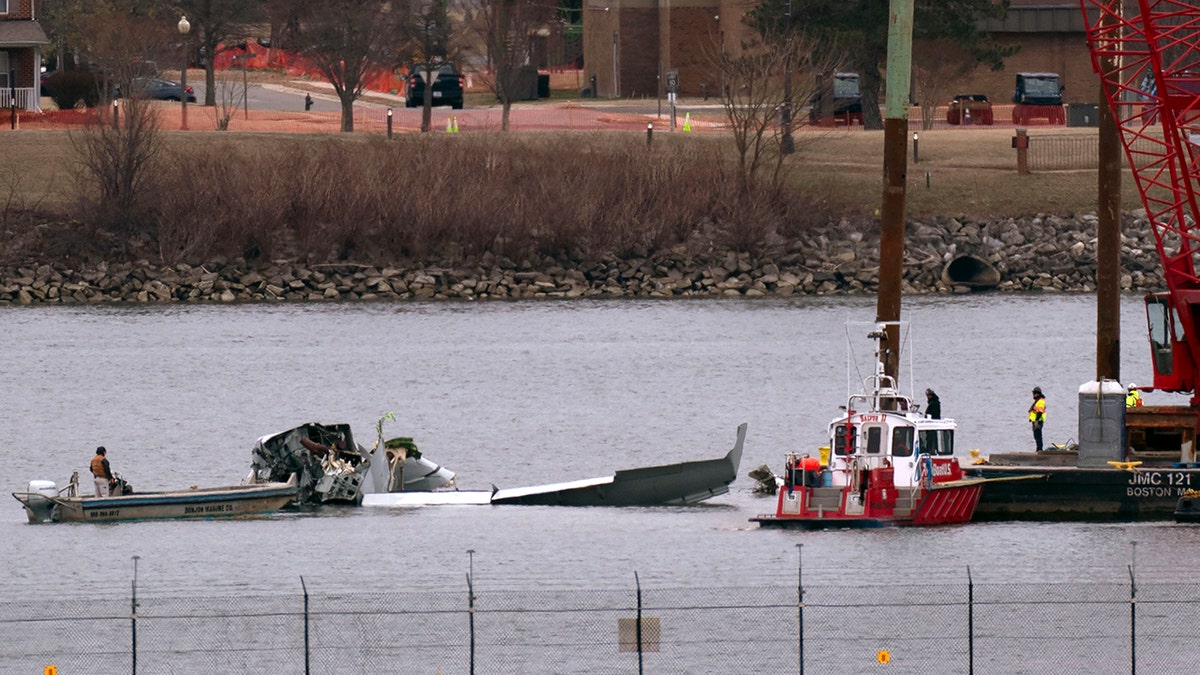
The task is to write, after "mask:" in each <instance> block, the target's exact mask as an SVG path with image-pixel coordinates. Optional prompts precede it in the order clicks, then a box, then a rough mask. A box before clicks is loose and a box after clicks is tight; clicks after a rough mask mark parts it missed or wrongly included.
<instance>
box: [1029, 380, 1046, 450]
mask: <svg viewBox="0 0 1200 675" xmlns="http://www.w3.org/2000/svg"><path fill="white" fill-rule="evenodd" d="M1029 423H1030V424H1031V425H1032V426H1033V442H1034V444H1035V445H1037V452H1041V451H1042V427H1044V426H1046V397H1045V396H1043V395H1042V388H1041V387H1034V388H1033V405H1031V406H1029Z"/></svg>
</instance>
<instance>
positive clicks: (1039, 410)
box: [1029, 398, 1046, 422]
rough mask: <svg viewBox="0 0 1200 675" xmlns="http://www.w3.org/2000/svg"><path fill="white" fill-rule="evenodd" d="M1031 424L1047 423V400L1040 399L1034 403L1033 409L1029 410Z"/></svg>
mask: <svg viewBox="0 0 1200 675" xmlns="http://www.w3.org/2000/svg"><path fill="white" fill-rule="evenodd" d="M1029 421H1030V422H1045V421H1046V399H1044V398H1039V399H1038V400H1036V401H1034V402H1033V407H1032V408H1030V409H1029Z"/></svg>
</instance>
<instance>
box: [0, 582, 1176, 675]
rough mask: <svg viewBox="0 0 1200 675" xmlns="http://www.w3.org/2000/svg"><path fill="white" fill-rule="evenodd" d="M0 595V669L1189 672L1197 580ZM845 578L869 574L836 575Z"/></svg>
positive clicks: (11, 670) (476, 587) (84, 670)
mask: <svg viewBox="0 0 1200 675" xmlns="http://www.w3.org/2000/svg"><path fill="white" fill-rule="evenodd" d="M913 575H914V573H913V572H912V571H909V570H883V571H878V572H877V573H874V574H872V575H870V576H866V577H863V576H862V575H860V574H859V573H858V571H855V572H854V573H852V574H848V576H847V582H846V583H844V584H837V585H825V584H821V585H815V586H814V585H805V586H804V591H803V593H801V592H800V591H799V586H798V585H797V586H778V585H772V586H757V587H742V588H663V589H659V588H647V587H645V586H642V587H640V588H639V587H638V586H637V585H636V584H631V587H630V588H628V589H619V590H613V589H605V590H580V589H569V590H546V589H542V590H522V591H516V590H495V591H491V590H487V589H484V588H480V587H479V584H478V583H476V584H475V585H474V588H473V590H469V588H468V586H467V584H464V585H463V588H459V589H443V590H440V591H433V590H431V591H421V592H405V593H370V594H363V593H347V594H340V593H309V592H307V591H305V590H304V589H303V587H301V586H300V585H299V584H298V585H297V589H296V592H295V593H294V594H290V595H288V594H283V593H279V594H272V595H258V596H251V595H240V596H236V597H188V598H178V597H166V598H161V597H153V596H151V597H140V596H139V597H138V598H137V601H136V603H137V611H136V613H135V614H131V612H130V609H131V607H132V605H133V601H132V599H131V598H130V597H126V598H123V599H121V598H105V599H86V600H84V599H69V598H57V599H55V600H54V601H52V602H42V603H36V602H7V603H2V604H0V639H2V642H3V644H4V649H3V650H0V672H12V673H18V672H21V673H32V672H38V670H39V669H41V668H43V667H44V666H46V665H51V664H52V665H54V666H55V667H56V668H57V670H58V672H60V673H64V674H66V673H79V672H87V673H129V672H134V673H136V672H144V673H215V672H272V673H310V672H315V673H376V672H405V673H476V672H478V673H641V672H648V673H654V672H658V673H715V672H720V673H751V672H798V673H804V672H806V671H807V672H809V673H859V672H877V671H878V670H879V669H880V668H881V664H889V665H888V666H887V667H888V670H890V671H892V672H904V673H975V672H979V673H1018V672H1025V673H1065V672H1089V673H1133V672H1136V671H1138V670H1141V671H1143V672H1186V671H1188V670H1190V669H1191V668H1192V667H1193V665H1194V661H1195V657H1194V651H1193V650H1194V648H1195V647H1194V645H1195V644H1197V640H1198V639H1200V626H1198V625H1197V623H1196V622H1193V621H1190V619H1191V618H1192V611H1193V607H1194V606H1195V603H1196V602H1198V601H1200V586H1196V585H1194V584H1184V583H1173V582H1152V583H1142V582H1138V583H1136V584H1135V583H1134V579H1133V577H1132V575H1130V580H1129V582H1128V583H1116V584H1111V583H1109V584H1100V583H1060V584H1047V583H1012V584H996V583H988V584H973V583H971V581H970V578H969V574H968V575H964V577H965V578H964V579H962V581H961V582H955V583H930V582H928V581H925V582H908V581H905V580H904V579H905V578H906V577H911V576H913ZM851 577H858V578H859V579H864V580H866V581H863V582H859V581H854V582H851V581H850V578H851Z"/></svg>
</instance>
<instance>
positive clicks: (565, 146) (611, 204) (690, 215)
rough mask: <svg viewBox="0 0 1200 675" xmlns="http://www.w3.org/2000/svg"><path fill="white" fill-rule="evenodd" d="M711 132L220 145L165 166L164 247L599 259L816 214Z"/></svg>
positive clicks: (783, 228) (715, 242)
mask: <svg viewBox="0 0 1200 675" xmlns="http://www.w3.org/2000/svg"><path fill="white" fill-rule="evenodd" d="M730 164H731V158H730V157H728V156H727V155H726V154H725V151H724V150H723V146H722V145H720V144H718V143H714V142H705V141H700V142H694V141H688V140H686V139H676V140H674V141H671V140H667V141H664V142H662V143H661V144H658V145H656V146H655V148H654V149H653V150H652V151H648V150H647V149H646V147H645V144H644V142H643V141H642V140H641V139H640V138H639V137H636V136H624V135H621V136H618V135H604V134H596V135H593V136H588V137H582V138H581V137H580V136H569V137H567V136H563V137H551V138H547V137H546V136H544V135H537V136H526V135H521V134H505V135H479V136H471V137H468V136H443V135H429V134H411V135H406V136H403V137H398V138H396V139H395V140H394V141H392V142H384V141H382V140H381V139H374V140H372V139H356V138H347V137H339V138H330V139H325V140H322V141H319V142H315V143H314V142H312V141H311V140H306V141H304V142H298V141H294V140H291V139H277V140H276V141H275V142H273V143H270V144H264V143H262V142H256V143H255V144H253V145H252V146H250V147H247V146H246V145H245V144H234V143H229V144H216V145H213V146H209V147H206V148H203V149H198V150H197V149H193V150H190V151H189V153H188V155H187V157H186V158H184V157H183V156H173V157H172V158H171V161H169V162H166V163H165V164H164V167H163V170H162V172H161V175H162V179H163V186H162V190H161V192H162V194H163V195H164V196H169V197H168V198H169V200H170V202H169V204H165V203H164V205H163V207H162V210H161V211H160V213H159V214H158V218H157V222H158V226H157V233H158V244H159V248H160V252H161V255H162V257H163V259H164V260H168V261H171V262H174V261H189V262H198V261H203V260H205V259H208V258H209V257H211V256H213V255H217V254H220V255H228V256H250V257H253V256H255V255H261V256H264V257H277V256H297V257H303V258H306V259H308V260H310V261H320V262H327V261H355V262H386V261H389V260H398V259H426V260H433V259H437V260H455V261H460V260H470V259H478V258H479V257H480V256H483V255H485V254H491V255H495V256H503V257H506V258H509V259H512V260H533V259H537V258H538V257H542V256H551V257H558V258H570V259H575V260H579V261H583V260H597V259H600V258H603V257H605V256H609V255H617V256H626V255H646V254H647V253H648V252H652V251H663V250H668V249H672V248H675V247H679V246H684V247H686V248H687V249H688V250H689V251H695V250H699V249H703V248H706V247H712V246H731V245H734V246H738V247H740V248H743V249H744V250H752V251H755V250H759V249H761V248H763V247H767V246H770V245H772V243H774V242H777V241H778V240H779V238H780V237H782V236H784V235H785V234H787V233H788V231H789V228H794V227H797V225H796V223H804V222H807V221H806V220H805V217H806V214H807V217H810V218H816V217H817V214H818V213H819V212H820V211H819V209H814V207H813V204H812V202H811V201H809V200H806V199H804V198H803V197H801V196H799V195H796V194H795V193H794V192H792V191H788V190H783V189H780V190H775V191H768V190H762V191H760V192H759V193H757V194H756V195H754V196H753V197H751V196H748V195H744V194H741V193H740V192H739V191H738V189H737V187H736V185H735V184H734V183H735V180H734V176H735V175H736V171H734V170H731V169H728V168H727V167H729V166H730Z"/></svg>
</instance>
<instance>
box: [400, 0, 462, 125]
mask: <svg viewBox="0 0 1200 675" xmlns="http://www.w3.org/2000/svg"><path fill="white" fill-rule="evenodd" d="M462 24H463V21H462V20H460V17H458V16H456V15H454V14H451V12H450V11H449V10H448V7H447V4H446V0H412V2H411V4H410V5H409V12H408V18H407V21H405V24H404V44H403V45H402V47H401V50H400V54H401V56H402V57H403V58H404V59H407V60H410V61H411V62H412V66H413V68H412V72H411V73H409V75H410V76H412V75H420V76H421V79H422V81H424V82H425V83H426V85H427V86H426V87H425V89H424V92H425V93H424V98H423V99H422V101H421V131H429V128H430V124H431V123H432V120H433V83H434V82H436V81H437V74H438V71H439V70H440V69H441V67H442V66H444V65H446V64H449V63H453V62H454V61H455V60H457V59H458V58H460V57H461V56H462V55H463V54H464V52H465V45H464V44H463V43H461V42H459V41H458V40H457V36H459V35H461V34H462V33H463V26H462Z"/></svg>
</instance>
